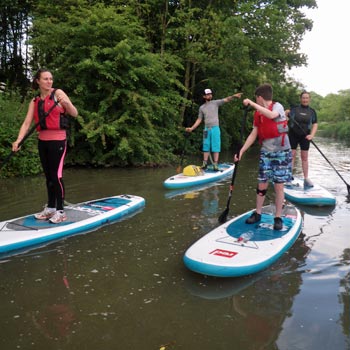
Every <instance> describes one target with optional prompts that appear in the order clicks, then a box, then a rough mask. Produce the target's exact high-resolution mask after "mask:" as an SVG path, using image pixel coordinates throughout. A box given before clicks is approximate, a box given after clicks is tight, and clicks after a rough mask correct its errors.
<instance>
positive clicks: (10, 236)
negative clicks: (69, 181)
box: [0, 194, 145, 254]
mask: <svg viewBox="0 0 350 350" xmlns="http://www.w3.org/2000/svg"><path fill="white" fill-rule="evenodd" d="M144 206H145V200H144V198H142V197H138V196H133V195H128V194H124V195H118V196H112V197H106V198H101V199H96V200H91V201H87V202H82V203H78V204H72V205H69V206H66V207H65V208H64V210H65V213H66V214H67V220H66V221H64V222H62V223H59V224H53V223H51V222H50V221H49V220H36V219H35V217H34V214H31V215H27V216H23V217H20V218H16V219H12V220H7V221H2V222H0V254H3V253H8V252H11V251H16V250H21V249H23V248H27V247H30V246H37V245H41V244H43V243H46V242H49V241H54V240H58V239H61V238H63V237H66V236H70V235H73V234H76V233H84V232H88V231H93V230H95V229H97V228H99V227H100V226H102V225H106V224H109V223H112V222H115V221H117V220H119V219H122V218H124V217H126V216H128V215H130V214H133V213H135V212H136V211H137V210H139V209H141V208H143V207H144Z"/></svg>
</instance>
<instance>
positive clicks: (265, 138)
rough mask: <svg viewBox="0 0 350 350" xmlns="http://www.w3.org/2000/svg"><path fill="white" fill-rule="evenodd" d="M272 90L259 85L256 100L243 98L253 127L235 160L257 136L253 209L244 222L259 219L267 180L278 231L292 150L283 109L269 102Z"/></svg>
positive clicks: (281, 226) (280, 226) (248, 222)
mask: <svg viewBox="0 0 350 350" xmlns="http://www.w3.org/2000/svg"><path fill="white" fill-rule="evenodd" d="M272 96H273V90H272V86H271V85H270V84H263V85H260V86H259V87H257V88H256V90H255V99H256V103H255V102H253V101H251V100H250V99H248V98H246V99H245V100H243V104H244V105H245V106H251V107H253V108H254V109H255V110H256V111H255V113H254V124H253V130H252V131H251V133H250V134H249V136H248V138H247V139H246V141H245V143H244V145H243V147H242V148H241V150H240V152H239V155H235V157H234V159H235V162H236V161H238V160H240V159H241V158H242V156H243V154H244V152H245V151H247V149H248V148H249V147H250V146H251V145H253V143H254V142H255V140H256V138H257V137H259V143H260V144H261V149H260V159H259V175H258V186H257V189H256V209H255V211H254V212H253V214H252V215H251V216H250V217H249V218H248V219H247V220H246V223H247V224H254V223H256V222H259V221H260V220H261V212H262V207H263V205H264V200H265V196H266V192H267V189H268V186H269V182H272V183H273V185H274V189H275V193H276V196H275V207H276V213H275V218H274V226H273V229H274V230H282V228H283V220H282V217H281V216H282V208H283V202H284V183H285V182H288V181H291V178H292V151H291V148H290V143H289V138H288V124H287V123H288V121H287V118H286V116H285V114H284V108H283V106H282V105H281V104H280V103H279V102H273V101H272Z"/></svg>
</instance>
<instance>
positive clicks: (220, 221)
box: [218, 208, 229, 224]
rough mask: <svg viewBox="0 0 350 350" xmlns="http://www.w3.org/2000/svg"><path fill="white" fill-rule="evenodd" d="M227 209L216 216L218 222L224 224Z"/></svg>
mask: <svg viewBox="0 0 350 350" xmlns="http://www.w3.org/2000/svg"><path fill="white" fill-rule="evenodd" d="M228 210H229V208H226V209H225V210H224V211H223V212H222V213H221V215H220V216H219V218H218V221H219V223H220V224H224V223H225V222H226V220H227V215H228Z"/></svg>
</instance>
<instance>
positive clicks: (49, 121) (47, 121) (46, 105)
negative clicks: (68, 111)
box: [34, 89, 69, 131]
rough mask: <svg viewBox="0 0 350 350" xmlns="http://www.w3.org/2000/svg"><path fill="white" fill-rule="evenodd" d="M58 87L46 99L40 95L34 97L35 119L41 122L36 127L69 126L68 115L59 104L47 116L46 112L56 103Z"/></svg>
mask: <svg viewBox="0 0 350 350" xmlns="http://www.w3.org/2000/svg"><path fill="white" fill-rule="evenodd" d="M55 92H56V89H54V90H52V92H51V94H50V95H47V96H46V97H45V99H44V100H42V99H41V98H40V96H36V97H35V98H34V120H35V123H39V124H38V126H37V127H36V129H37V130H38V131H40V130H60V129H67V128H68V124H69V123H68V117H67V116H66V115H65V110H64V108H63V107H62V106H60V105H59V104H57V105H56V106H55V107H54V108H53V109H52V110H51V112H50V114H49V115H47V116H46V117H45V116H44V115H45V113H46V112H47V111H48V110H49V109H50V108H51V107H52V106H53V105H54V103H55Z"/></svg>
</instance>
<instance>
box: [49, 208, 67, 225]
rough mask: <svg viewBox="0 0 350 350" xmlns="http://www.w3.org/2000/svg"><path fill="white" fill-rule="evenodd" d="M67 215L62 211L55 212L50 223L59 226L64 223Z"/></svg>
mask: <svg viewBox="0 0 350 350" xmlns="http://www.w3.org/2000/svg"><path fill="white" fill-rule="evenodd" d="M66 220H67V215H66V213H65V212H64V211H63V210H57V211H56V213H55V215H53V216H52V218H50V222H52V223H53V224H59V223H60V222H63V221H66Z"/></svg>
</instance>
